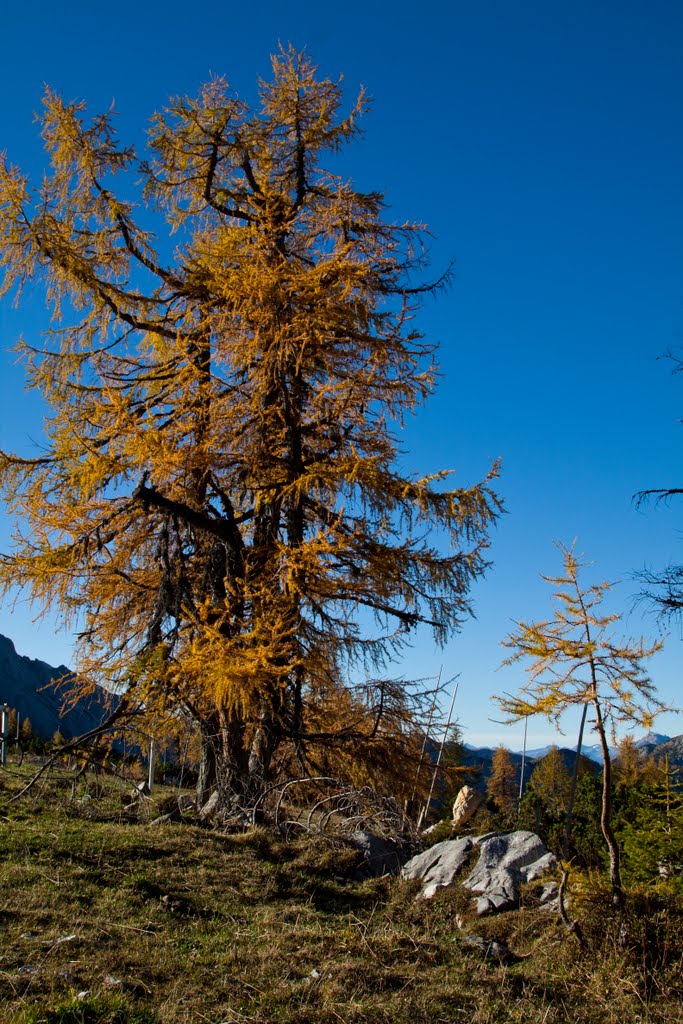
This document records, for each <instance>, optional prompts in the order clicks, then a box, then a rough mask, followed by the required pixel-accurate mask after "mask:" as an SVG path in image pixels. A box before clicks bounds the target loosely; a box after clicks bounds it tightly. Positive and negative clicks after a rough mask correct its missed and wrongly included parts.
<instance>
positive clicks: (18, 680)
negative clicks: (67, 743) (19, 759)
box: [0, 634, 108, 739]
mask: <svg viewBox="0 0 683 1024" xmlns="http://www.w3.org/2000/svg"><path fill="white" fill-rule="evenodd" d="M72 678H73V677H72V673H71V670H70V669H68V668H67V667H66V666H65V665H59V666H57V667H56V668H55V667H53V666H52V665H48V664H47V663H46V662H44V661H39V660H38V659H37V658H26V657H24V656H23V655H21V654H17V652H16V649H15V647H14V644H13V643H12V641H11V640H10V639H9V638H8V637H6V636H3V635H2V634H0V703H4V704H8V705H9V707H10V708H14V710H15V711H17V712H18V714H19V715H20V717H21V720H22V721H23V720H24V719H26V718H30V719H31V725H32V727H33V733H34V735H36V736H39V737H41V739H49V738H50V737H51V736H52V735H53V734H54V733H55V731H56V730H57V729H59V731H60V732H61V734H62V736H64V738H65V739H73V738H74V737H75V736H80V735H81V734H82V733H84V732H87V731H88V730H89V729H94V728H95V727H96V726H97V725H99V724H100V722H101V721H102V719H103V718H104V716H105V715H106V713H107V699H108V695H107V694H106V693H105V691H104V690H99V691H98V692H96V693H95V694H94V695H93V696H91V697H86V698H83V699H81V700H79V701H78V703H77V704H76V705H75V706H74V707H73V708H71V709H70V710H69V711H66V712H65V713H63V714H62V705H63V704H64V701H65V698H66V697H67V695H68V689H69V680H70V679H72ZM57 680H60V681H61V682H59V684H58V685H54V683H55V681H57Z"/></svg>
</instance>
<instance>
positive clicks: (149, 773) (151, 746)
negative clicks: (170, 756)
mask: <svg viewBox="0 0 683 1024" xmlns="http://www.w3.org/2000/svg"><path fill="white" fill-rule="evenodd" d="M147 785H148V787H149V791H150V793H151V792H152V790H153V789H154V740H153V739H152V737H151V736H150V738H149V762H148V766H147Z"/></svg>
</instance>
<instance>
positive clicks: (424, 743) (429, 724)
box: [410, 665, 443, 804]
mask: <svg viewBox="0 0 683 1024" xmlns="http://www.w3.org/2000/svg"><path fill="white" fill-rule="evenodd" d="M442 672H443V665H442V666H441V667H440V669H439V675H438V676H437V680H436V689H435V690H434V700H433V701H432V706H431V708H430V709H429V718H428V719H427V729H426V731H425V734H424V739H423V740H422V750H421V751H420V760H419V761H418V765H417V771H416V772H415V781H414V782H413V792H412V793H411V794H410V803H411V804H412V802H413V800H414V799H415V793H416V792H417V780H418V779H419V778H420V772H421V771H422V762H423V758H424V754H425V750H426V748H427V740H428V739H429V730H430V729H431V727H432V719H433V718H434V712H435V711H436V697H437V694H438V692H439V684H440V683H441V673H442Z"/></svg>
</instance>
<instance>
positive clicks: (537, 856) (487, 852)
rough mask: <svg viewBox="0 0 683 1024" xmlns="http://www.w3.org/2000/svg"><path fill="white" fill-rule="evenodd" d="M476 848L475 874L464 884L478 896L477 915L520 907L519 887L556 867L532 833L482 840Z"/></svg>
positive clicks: (519, 833)
mask: <svg viewBox="0 0 683 1024" xmlns="http://www.w3.org/2000/svg"><path fill="white" fill-rule="evenodd" d="M479 848H480V850H481V853H480V855H479V860H478V861H477V864H476V866H475V868H474V871H472V873H471V874H470V875H469V876H468V877H467V878H466V879H465V881H464V882H463V885H464V886H465V887H466V888H467V889H471V890H472V892H474V893H476V894H478V895H479V899H478V900H477V913H478V914H489V913H494V912H495V911H498V910H512V909H514V908H515V907H516V906H517V905H518V904H519V892H520V886H521V885H523V884H526V883H528V882H534V881H536V879H537V878H540V877H541V876H542V875H543V874H545V873H546V872H547V871H549V870H550V869H551V868H553V867H555V865H556V864H557V858H556V857H555V856H554V855H553V854H552V853H549V852H548V850H547V849H546V848H545V846H544V844H543V842H542V840H541V839H539V837H538V836H537V835H536V834H535V833H534V832H523V831H518V832H510V833H507V834H506V833H497V834H495V833H494V834H493V835H489V836H481V837H480V839H479Z"/></svg>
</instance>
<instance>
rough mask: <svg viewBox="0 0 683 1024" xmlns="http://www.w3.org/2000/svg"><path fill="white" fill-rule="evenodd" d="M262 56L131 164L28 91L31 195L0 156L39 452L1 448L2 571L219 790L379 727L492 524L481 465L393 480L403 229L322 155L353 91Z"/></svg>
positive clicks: (234, 794) (412, 384) (8, 267)
mask: <svg viewBox="0 0 683 1024" xmlns="http://www.w3.org/2000/svg"><path fill="white" fill-rule="evenodd" d="M272 66H273V74H272V79H271V80H270V81H268V82H262V83H261V87H260V108H259V109H258V110H256V111H252V110H250V109H249V108H248V107H247V106H246V105H245V104H244V103H243V102H241V101H240V100H239V99H238V98H237V97H236V96H235V94H234V93H233V92H232V91H231V89H230V88H229V87H228V85H227V84H226V82H225V81H223V80H222V79H215V80H212V81H211V82H210V83H209V84H208V85H206V86H205V87H204V88H203V89H202V90H201V92H200V93H199V95H198V97H197V98H195V99H189V98H185V99H175V100H173V101H172V102H171V103H170V106H169V107H168V109H166V110H164V111H163V112H162V113H160V114H157V115H155V116H154V118H153V120H152V124H151V130H150V134H149V141H148V145H149V153H148V159H147V160H146V161H142V162H141V161H139V160H138V159H137V157H136V156H135V154H134V153H133V151H132V150H131V149H128V148H123V147H122V146H121V145H120V144H119V143H118V141H117V138H116V135H115V132H114V129H113V122H112V115H111V113H108V114H104V115H101V116H97V117H95V118H94V119H92V120H91V121H86V119H85V114H84V106H83V104H68V103H65V102H64V101H63V100H62V99H61V98H60V97H59V96H58V95H56V94H55V93H53V92H51V91H48V92H47V93H46V96H45V99H44V109H43V113H42V117H41V124H42V134H43V138H44V141H45V145H46V148H47V150H48V152H49V154H50V160H51V169H50V172H49V173H48V175H47V176H46V177H45V179H44V181H43V183H42V185H41V186H40V187H39V188H38V189H37V190H34V189H32V188H31V187H30V185H29V183H28V181H27V179H26V178H25V177H24V176H23V175H22V174H21V173H20V172H19V171H18V170H17V169H15V168H13V167H11V166H10V165H9V164H8V163H7V162H6V161H4V160H3V162H2V164H1V165H0V261H1V262H2V265H3V267H4V293H5V294H6V295H7V294H9V293H13V292H18V291H19V290H20V288H21V285H22V283H23V282H25V281H28V280H35V279H38V280H40V281H42V283H43V284H44V286H45V288H46V299H47V303H48V306H49V309H50V311H51V313H52V316H53V320H54V328H53V329H52V330H51V331H50V332H49V335H48V338H47V342H46V343H45V344H44V345H42V346H41V347H37V346H34V345H30V344H28V343H27V342H22V343H21V350H22V352H23V355H24V358H25V359H26V362H27V366H28V375H29V382H30V384H31V386H33V387H36V388H38V389H39V390H40V392H41V393H42V395H43V397H44V399H45V402H46V405H47V408H48V410H49V418H48V424H47V430H46V433H47V439H46V446H47V447H46V450H45V451H44V452H41V453H40V454H38V455H37V456H36V457H23V456H20V455H14V454H6V455H3V456H2V462H1V476H2V485H3V487H4V493H5V497H6V500H7V501H8V502H9V505H10V507H11V509H12V510H13V512H14V514H15V515H16V517H17V522H18V527H17V535H16V537H15V543H14V546H13V549H12V551H11V552H10V553H8V554H5V555H3V556H2V561H1V563H0V579H1V581H2V584H3V585H4V587H5V589H6V590H7V589H10V588H12V587H15V586H19V587H20V588H24V590H25V591H26V592H27V593H28V594H29V596H30V597H31V598H32V599H33V600H34V601H36V602H38V603H39V604H40V605H42V606H43V607H45V608H51V609H53V610H54V609H56V610H58V611H59V613H60V614H61V615H62V616H63V617H64V619H65V620H66V622H67V623H69V622H71V623H74V622H76V623H78V625H79V629H80V632H79V647H78V659H79V661H78V668H79V671H80V678H81V680H82V681H85V682H86V683H87V681H88V680H90V681H95V680H97V681H99V682H101V683H105V684H106V685H109V686H116V687H118V688H119V689H121V688H124V687H125V688H126V692H127V694H128V699H133V698H134V699H135V700H136V701H139V702H140V703H141V704H142V705H143V706H144V707H145V708H146V709H147V711H148V713H150V714H155V713H156V714H160V715H161V714H164V713H168V712H170V711H172V710H173V709H183V710H184V711H185V712H186V713H188V714H189V715H191V716H192V718H193V719H194V720H195V721H196V723H197V724H198V726H199V728H200V730H201V735H202V741H203V758H202V772H201V777H200V798H201V799H204V798H205V797H206V795H207V794H208V793H209V792H210V791H211V790H212V789H213V788H217V789H218V791H219V794H220V797H221V801H222V803H223V804H224V806H227V805H228V804H229V803H230V802H231V801H233V802H238V803H244V802H253V801H254V800H255V799H257V798H258V796H259V794H261V793H262V792H263V789H264V787H265V786H267V785H268V783H269V781H270V780H271V778H272V776H273V773H274V770H275V767H274V765H275V761H274V759H276V755H278V751H282V750H283V749H285V748H286V749H287V750H288V751H290V752H292V751H293V752H294V755H295V756H297V757H298V758H299V760H300V762H301V763H302V765H304V766H305V765H306V764H307V762H309V763H310V762H313V764H315V756H316V755H315V751H316V749H317V748H318V747H320V746H321V745H322V747H323V748H324V749H325V750H327V751H329V750H330V749H331V748H334V747H336V748H338V749H342V748H344V747H346V749H352V750H353V751H354V753H358V752H360V751H362V749H363V748H369V747H370V746H371V745H372V744H373V743H374V744H376V743H378V742H380V740H382V738H384V739H385V740H386V739H387V737H389V738H390V739H391V740H392V742H394V741H395V743H396V744H398V747H400V745H401V742H405V736H406V730H407V729H408V724H407V719H408V718H409V714H408V711H407V707H408V706H407V703H406V698H405V687H404V686H403V685H402V684H401V683H400V682H399V683H397V682H395V681H392V680H390V679H388V678H384V676H386V675H387V673H386V669H387V666H388V664H389V662H390V661H391V659H392V656H394V655H395V654H396V653H397V652H398V651H400V650H401V648H402V647H403V645H404V644H406V643H407V642H409V641H410V639H411V637H412V635H413V633H414V630H415V629H416V628H417V627H418V626H420V624H424V623H427V624H429V625H430V626H431V628H432V629H433V631H434V634H435V637H436V639H437V640H438V641H439V642H443V641H444V640H445V639H446V638H447V637H448V636H449V635H450V634H451V633H452V631H453V630H455V629H456V628H457V627H458V626H459V624H460V623H461V621H462V620H463V618H464V617H465V616H466V615H467V614H468V613H469V611H470V604H469V598H468V593H469V590H470V586H471V584H472V582H473V581H475V580H476V579H477V578H478V577H480V576H481V574H482V573H483V572H484V570H485V568H486V566H487V562H486V559H485V548H486V538H487V533H488V531H489V530H490V527H491V525H492V522H493V520H494V518H495V516H496V514H497V512H498V510H499V502H498V499H497V497H496V495H495V493H494V491H493V490H492V489H491V478H492V476H493V475H494V474H495V468H494V469H493V471H492V472H491V473H489V474H488V475H487V477H486V478H485V479H484V480H483V482H481V483H479V484H477V485H474V486H471V487H467V488H458V489H454V488H452V487H450V485H449V483H448V480H447V479H446V477H447V474H445V473H444V474H438V475H436V476H429V477H418V476H407V475H404V474H403V473H402V472H401V471H400V470H399V469H398V468H397V459H396V455H397V448H396V437H395V431H396V430H397V429H399V428H400V426H401V424H402V420H403V417H404V416H405V414H407V413H409V412H411V411H412V410H413V409H414V408H415V407H416V406H417V405H418V404H420V403H421V402H422V401H423V400H424V399H425V398H426V397H427V396H428V395H429V394H430V392H431V391H432V388H433V384H434V372H435V371H434V366H433V361H432V355H433V346H432V345H430V344H427V343H426V342H425V341H424V339H423V338H422V336H421V335H420V334H419V333H418V332H417V331H416V329H415V327H414V325H413V317H414V313H415V310H416V308H417V307H418V306H419V303H420V301H421V299H422V297H423V295H424V294H425V293H428V292H429V291H430V290H431V286H428V287H421V286H420V283H419V272H420V271H421V270H423V269H424V265H425V261H424V249H423V234H422V231H421V229H420V228H419V227H417V226H414V225H412V224H402V225H395V224H391V223H388V222H386V221H385V220H384V219H383V201H382V197H381V196H380V195H378V194H376V193H361V192H358V191H356V190H355V189H354V188H353V186H352V184H350V183H348V182H346V181H344V180H342V179H341V178H340V177H337V176H335V175H334V174H333V173H331V172H329V171H328V170H325V169H324V168H323V167H322V166H321V164H320V160H321V159H322V157H323V156H324V155H325V154H327V155H328V156H329V155H331V154H334V153H335V152H337V151H338V150H339V149H341V148H342V147H343V146H344V145H345V144H346V143H348V142H349V141H351V140H352V139H353V138H354V137H355V136H356V135H357V134H358V131H359V129H358V119H359V117H360V115H361V114H362V113H363V111H364V109H365V106H366V101H365V98H364V96H363V95H362V94H361V96H360V97H359V99H358V101H357V103H356V105H355V107H354V108H353V109H352V111H351V112H350V113H349V114H348V116H342V115H341V113H340V105H341V100H342V96H341V89H340V86H339V83H337V82H333V81H330V80H329V79H325V78H321V77H319V75H318V73H317V69H316V68H315V67H314V66H313V65H312V63H311V62H310V60H309V59H308V58H307V57H306V56H305V55H302V54H300V53H298V52H296V51H294V50H291V49H290V50H286V51H285V50H283V51H281V52H280V53H279V54H278V55H277V56H275V57H274V59H273V62H272ZM126 172H128V174H126ZM136 183H137V185H138V186H139V187H140V188H141V195H139V197H138V205H137V206H134V205H133V203H132V201H131V199H130V196H131V195H132V194H134V193H133V189H134V187H135V184H136ZM155 218H156V220H155ZM159 221H161V224H162V226H163V228H164V229H165V233H163V234H162V233H159V232H158V222H159ZM153 226H154V227H157V235H154V234H153V233H152V231H151V228H152V227H153ZM158 236H160V237H161V239H162V240H161V241H157V237H158ZM416 275H417V276H416ZM435 536H436V537H437V540H434V539H433V538H434V537H435ZM437 541H438V543H437ZM373 674H374V675H373ZM375 676H378V677H382V678H374V677H375ZM355 683H360V684H362V686H361V689H355V687H354V684H355Z"/></svg>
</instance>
